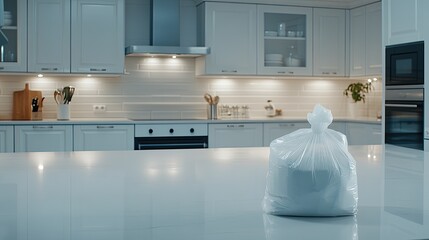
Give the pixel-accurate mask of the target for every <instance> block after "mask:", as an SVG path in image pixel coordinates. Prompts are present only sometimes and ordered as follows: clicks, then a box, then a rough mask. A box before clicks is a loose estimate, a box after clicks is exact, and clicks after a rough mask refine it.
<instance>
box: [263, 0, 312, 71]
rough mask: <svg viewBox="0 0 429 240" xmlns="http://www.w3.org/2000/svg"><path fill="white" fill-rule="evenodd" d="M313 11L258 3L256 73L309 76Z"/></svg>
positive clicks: (310, 69)
mask: <svg viewBox="0 0 429 240" xmlns="http://www.w3.org/2000/svg"><path fill="white" fill-rule="evenodd" d="M312 11H313V10H312V8H304V7H287V6H265V5H259V6H258V18H259V19H258V44H259V47H258V74H267V75H308V76H311V75H312V52H313V51H312V33H313V30H312V14H313V12H312Z"/></svg>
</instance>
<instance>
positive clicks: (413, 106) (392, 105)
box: [384, 103, 418, 108]
mask: <svg viewBox="0 0 429 240" xmlns="http://www.w3.org/2000/svg"><path fill="white" fill-rule="evenodd" d="M384 106H385V107H402V108H417V107H418V106H417V104H390V103H389V104H384Z"/></svg>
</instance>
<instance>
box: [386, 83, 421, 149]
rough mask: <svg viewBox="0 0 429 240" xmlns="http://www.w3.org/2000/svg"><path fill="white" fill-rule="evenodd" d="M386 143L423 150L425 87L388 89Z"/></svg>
mask: <svg viewBox="0 0 429 240" xmlns="http://www.w3.org/2000/svg"><path fill="white" fill-rule="evenodd" d="M385 97H386V101H385V112H384V113H385V143H388V144H393V145H398V146H403V147H408V148H414V149H420V150H423V141H424V139H423V129H424V94H423V88H408V89H389V90H386V94H385Z"/></svg>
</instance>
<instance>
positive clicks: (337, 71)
mask: <svg viewBox="0 0 429 240" xmlns="http://www.w3.org/2000/svg"><path fill="white" fill-rule="evenodd" d="M313 33H314V34H313V75H314V76H345V62H346V11H345V10H340V9H323V8H316V9H314V10H313Z"/></svg>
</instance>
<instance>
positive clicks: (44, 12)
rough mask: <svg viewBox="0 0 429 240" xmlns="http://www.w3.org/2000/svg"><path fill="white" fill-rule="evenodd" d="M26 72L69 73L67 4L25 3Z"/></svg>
mask: <svg viewBox="0 0 429 240" xmlns="http://www.w3.org/2000/svg"><path fill="white" fill-rule="evenodd" d="M28 20H29V21H28V71H29V72H61V73H69V72H70V0H28Z"/></svg>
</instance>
